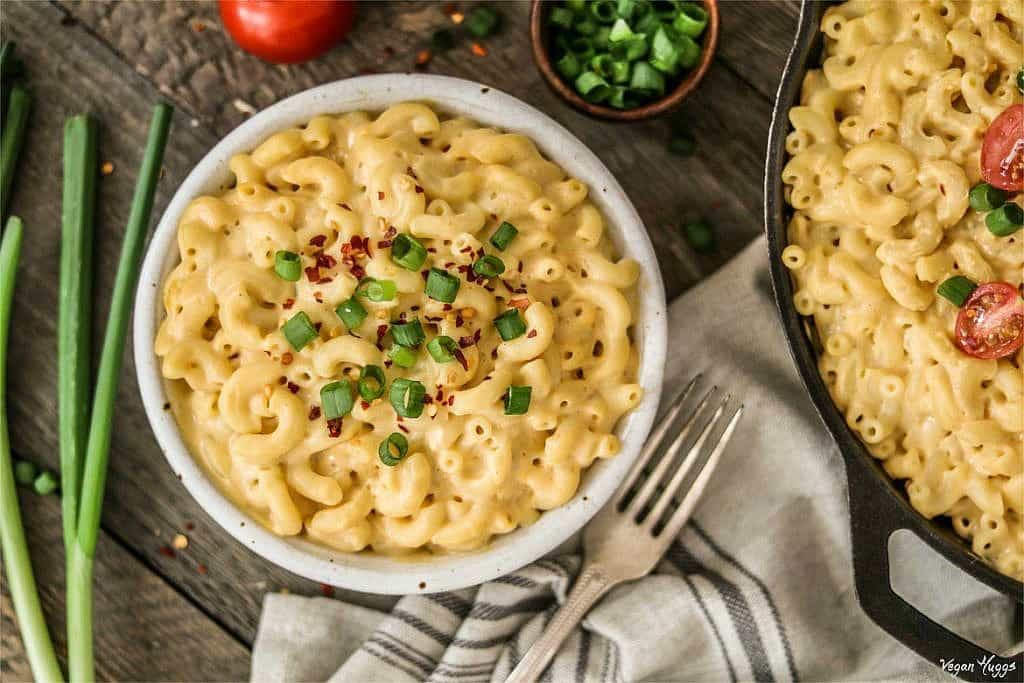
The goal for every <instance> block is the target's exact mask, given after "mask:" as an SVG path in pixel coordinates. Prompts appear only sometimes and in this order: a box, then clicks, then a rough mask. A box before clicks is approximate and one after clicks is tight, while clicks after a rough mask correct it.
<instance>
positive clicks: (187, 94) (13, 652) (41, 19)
mask: <svg viewBox="0 0 1024 683" xmlns="http://www.w3.org/2000/svg"><path fill="white" fill-rule="evenodd" d="M462 4H463V5H464V7H463V9H465V8H466V7H468V6H469V4H470V3H465V2H464V3H462ZM501 9H502V11H503V13H504V15H505V25H504V28H503V30H502V31H501V33H500V34H499V35H497V36H495V37H493V38H491V39H488V40H487V41H485V43H486V46H487V48H488V50H489V54H488V56H486V57H478V56H475V55H473V54H471V52H470V50H469V43H468V41H466V42H463V43H460V44H459V45H458V46H457V47H456V49H454V50H452V51H451V52H449V53H446V54H443V55H438V56H435V57H434V59H433V60H432V61H431V62H430V63H429V65H428V66H427V67H426V71H428V72H431V73H440V74H449V75H453V76H460V77H462V78H469V79H473V80H476V81H479V82H481V83H485V84H487V85H490V86H493V87H496V88H500V89H501V90H504V91H506V92H509V93H511V94H513V95H515V96H517V97H520V98H522V99H523V100H525V101H526V102H529V103H530V104H532V105H534V106H535V107H538V108H539V109H541V110H543V111H545V112H547V113H548V114H550V115H551V116H552V117H554V118H555V119H557V120H558V121H559V122H561V123H562V124H563V125H565V126H566V127H567V128H569V129H570V130H572V131H574V132H575V133H576V135H578V136H579V137H580V138H581V139H582V140H583V142H584V143H586V144H587V145H589V146H590V147H591V148H592V149H593V150H594V152H596V153H597V155H598V156H599V157H601V159H602V160H603V161H604V162H605V163H606V164H607V165H608V167H609V168H610V169H611V170H612V172H613V173H615V174H616V175H617V176H618V178H619V179H620V180H621V181H622V184H623V185H624V186H625V188H626V191H627V192H628V193H629V195H630V197H631V198H632V199H633V201H634V203H635V204H636V207H637V209H638V210H639V212H640V215H641V217H642V218H643V219H644V221H645V223H646V225H647V229H648V231H649V232H650V234H651V237H652V239H653V240H654V243H655V246H656V249H657V252H658V256H659V258H660V260H661V267H662V274H663V276H664V278H665V284H666V287H667V289H668V296H669V297H670V298H672V297H675V296H677V295H678V294H680V293H681V292H683V291H684V290H685V289H686V288H687V287H688V286H690V285H691V284H693V283H694V282H695V281H697V280H698V279H699V278H700V277H701V276H702V275H704V274H706V273H709V272H711V271H712V270H713V269H714V268H716V267H717V266H718V265H720V264H721V263H723V262H724V261H725V260H727V259H728V258H729V257H730V256H732V255H733V254H735V253H736V252H737V251H739V250H740V249H741V248H742V247H743V245H745V244H746V243H748V242H749V241H750V240H751V239H753V238H754V237H755V236H756V235H757V234H758V233H759V232H760V230H761V227H760V226H761V180H762V166H763V154H764V149H765V142H766V136H767V129H768V122H769V116H770V108H771V102H772V99H773V97H774V92H775V87H776V85H777V82H778V78H779V74H780V72H781V70H782V65H783V63H784V61H785V55H786V51H787V50H788V48H789V45H790V42H791V39H792V37H793V33H794V28H795V24H796V17H797V6H796V3H795V2H781V1H780V2H723V3H722V9H721V13H722V35H721V39H720V42H719V51H718V56H717V59H716V60H715V63H714V65H713V66H712V68H711V71H710V72H709V74H708V75H707V77H706V79H705V80H704V82H703V84H702V85H701V87H700V90H699V91H698V92H697V94H696V96H694V97H692V98H691V99H690V100H689V101H687V102H686V103H685V104H684V106H683V107H682V110H681V111H680V112H679V118H680V119H681V120H682V121H685V122H686V124H687V125H688V126H689V128H690V130H692V132H693V134H694V136H695V137H696V139H697V141H698V148H697V152H696V154H695V155H694V156H692V157H688V158H680V157H674V156H671V155H670V154H668V153H667V151H666V142H667V138H668V134H669V124H668V122H666V121H657V122H651V123H642V124H633V125H616V124H610V123H603V122H598V121H594V120H591V119H588V118H585V117H584V116H582V115H580V114H578V113H576V112H575V111H574V110H572V109H570V108H569V107H567V106H566V105H565V104H563V103H562V102H561V101H560V100H559V99H557V98H556V97H555V96H554V95H553V94H552V93H551V92H550V91H549V90H548V89H547V87H546V86H545V85H544V83H543V82H542V80H541V78H540V75H539V73H538V72H537V70H536V68H535V67H534V65H533V60H532V58H531V55H530V45H529V36H528V31H527V17H528V12H529V5H528V3H525V2H515V3H512V2H506V3H502V4H501ZM446 25H448V26H450V25H451V21H450V19H449V18H448V17H447V16H446V14H445V12H444V11H443V6H442V4H441V3H427V2H418V3H408V2H392V3H383V2H377V3H370V2H365V3H361V7H360V8H359V17H358V20H357V24H356V27H355V29H354V30H353V32H352V34H351V37H350V38H349V39H348V40H347V41H346V42H345V43H344V44H342V45H341V46H339V47H338V48H336V49H335V50H333V51H332V52H331V53H330V54H328V55H327V56H326V57H324V58H322V59H319V60H316V61H315V62H312V63H309V64H305V65H301V66H290V67H279V66H272V65H268V64H265V63H263V62H261V61H259V60H257V59H255V58H254V57H251V56H249V55H247V54H245V53H243V52H241V51H240V50H238V49H236V48H235V46H234V45H233V44H232V42H231V41H230V40H229V38H228V37H227V36H226V34H225V33H224V31H223V29H222V27H221V25H220V21H219V18H218V14H217V6H216V4H214V3H212V2H202V3H151V2H118V3H110V4H108V3H99V2H14V1H8V2H3V3H0V27H2V29H0V30H2V36H3V39H5V40H6V39H13V40H15V41H17V44H18V52H19V54H20V55H21V56H22V57H23V59H24V61H25V63H26V64H27V68H28V72H29V74H30V79H31V80H30V83H31V90H32V92H33V94H34V106H33V111H32V114H31V123H30V129H29V134H28V140H27V143H26V149H25V152H24V153H23V154H22V160H21V164H20V169H19V177H18V179H17V181H16V184H15V188H14V196H13V202H12V211H13V212H14V213H17V214H18V215H20V216H22V217H23V218H24V220H25V225H26V229H27V236H28V237H27V239H26V240H25V244H24V248H23V253H22V261H21V265H20V272H19V273H18V275H17V292H16V300H15V311H14V323H13V342H12V348H11V349H10V358H9V367H10V380H9V381H10V385H9V387H8V392H9V396H11V402H10V422H11V431H12V434H11V438H12V442H13V448H14V449H15V452H16V453H17V454H18V455H19V456H21V457H23V458H26V459H30V460H33V461H35V462H38V463H40V464H45V465H47V466H49V467H52V468H56V466H57V462H58V458H57V416H56V400H55V396H56V379H57V378H56V372H57V371H56V355H57V354H56V346H57V343H56V335H55V327H56V309H57V272H58V255H59V250H60V244H59V239H58V235H59V228H60V183H61V129H62V125H63V121H64V119H65V117H67V116H69V115H71V114H74V113H77V112H81V111H91V112H93V113H95V114H96V115H97V117H98V118H99V119H100V121H101V122H102V124H103V128H102V133H101V143H100V157H101V159H102V160H103V161H109V162H111V163H112V164H113V172H112V173H111V174H109V175H107V176H105V177H103V179H102V182H101V197H100V201H99V206H100V209H99V212H100V213H99V216H98V219H97V244H96V255H97V256H96V258H97V267H96V273H97V278H98V282H97V283H96V289H95V291H96V292H97V299H96V302H95V307H96V308H95V311H96V320H97V323H96V325H95V329H94V338H95V340H96V341H95V346H94V349H98V348H99V340H100V338H101V334H102V327H103V325H102V323H101V322H100V321H103V320H105V319H106V309H107V306H108V305H109V292H110V290H111V286H112V283H113V278H114V272H115V266H116V259H117V254H118V252H119V250H120V245H121V235H122V232H123V229H124V225H125V221H126V218H127V211H128V204H129V197H130V196H131V192H132V188H133V183H134V178H135V172H136V169H137V167H138V165H139V162H140V155H141V148H142V145H143V141H144V140H145V134H146V127H147V125H148V121H149V115H150V111H151V107H152V105H153V103H154V102H156V101H157V100H158V99H161V98H165V99H167V100H169V101H171V102H172V103H173V104H174V105H175V107H176V108H177V110H176V113H175V117H174V127H173V130H172V132H171V142H170V146H169V147H168V150H167V156H166V161H165V163H164V167H165V172H166V173H165V176H164V178H163V180H162V181H161V183H160V188H159V193H158V197H157V204H156V215H159V213H160V211H162V209H163V207H164V205H165V204H166V202H167V201H168V199H169V198H170V196H171V194H172V193H173V192H174V190H175V188H176V187H177V186H178V184H179V183H180V181H181V180H182V179H183V178H184V177H185V175H186V174H187V173H188V171H189V169H191V168H192V166H193V165H194V164H195V163H196V162H197V161H199V159H200V158H201V157H202V156H203V155H204V154H205V153H206V152H207V151H208V150H209V149H210V148H211V147H212V146H213V144H214V143H215V142H216V141H217V140H218V139H219V138H220V137H222V136H223V135H225V134H226V133H227V132H228V131H230V130H231V129H232V128H234V127H235V126H236V125H238V124H239V123H240V122H241V121H242V120H243V119H244V118H245V117H246V116H247V115H249V114H250V113H251V112H252V111H254V110H258V109H260V108H263V107H266V106H267V105H270V104H272V103H274V102H276V101H277V100H279V99H281V98H282V97H285V96H287V95H290V94H292V93H295V92H298V91H300V90H304V89H306V88H309V87H311V86H313V85H317V84H321V83H325V82H329V81H333V80H337V79H342V78H349V77H352V76H358V75H360V74H362V73H367V72H370V71H374V72H389V71H390V72H401V71H409V70H411V69H412V68H413V63H414V60H415V56H416V54H417V52H418V51H419V50H421V49H422V48H424V47H426V46H427V43H428V42H429V36H430V34H431V32H432V31H433V30H435V29H436V28H440V27H444V26H446ZM698 216H703V217H706V218H707V219H708V220H710V222H712V223H713V224H714V225H715V226H716V232H717V235H718V248H717V250H716V251H715V252H714V253H713V254H710V255H706V256H697V255H695V254H693V253H692V252H691V251H690V250H689V248H688V247H687V245H686V243H685V242H684V241H683V240H682V239H681V236H680V232H679V226H680V224H681V223H683V222H685V221H686V220H691V219H693V218H696V217H698ZM154 222H155V221H154ZM115 421H116V424H115V425H114V427H115V428H114V441H113V450H112V453H111V457H110V474H109V481H108V488H107V498H106V505H105V509H104V514H103V527H102V536H101V540H100V544H99V550H98V560H97V562H98V566H97V569H96V581H95V586H96V588H95V598H96V605H95V612H96V614H95V624H96V634H95V639H96V650H97V652H96V663H97V669H98V671H97V674H98V676H99V677H101V678H102V679H118V680H136V681H143V680H146V681H148V680H176V681H198V680H244V679H246V678H248V672H249V650H250V647H251V645H252V642H253V638H254V637H255V634H256V627H257V623H258V619H259V613H260V604H261V600H262V597H263V595H264V594H265V593H266V592H268V591H283V590H288V591H291V592H293V593H299V594H307V595H315V594H319V593H320V591H321V587H320V586H319V585H317V584H315V583H313V582H310V581H307V580H304V579H301V578H299V577H297V576H293V575H292V574H290V573H288V572H286V571H284V570H282V569H279V568H276V567H274V566H273V565H271V564H269V563H268V562H266V561H264V560H262V559H261V558H259V557H257V556H255V555H253V554H252V553H250V552H249V551H247V550H246V549H245V548H243V547H242V546H241V545H240V544H239V543H237V542H235V541H234V540H233V539H232V538H231V537H230V536H228V534H227V533H225V532H224V531H223V530H222V529H221V528H220V527H218V526H217V525H216V524H215V523H214V522H213V521H212V520H211V519H210V518H209V517H207V515H206V514H205V513H203V511H202V510H201V509H200V508H199V507H198V506H197V505H196V503H195V502H193V500H192V499H191V498H190V497H189V495H188V493H187V492H186V491H185V489H184V487H182V485H181V484H180V482H178V480H177V479H176V478H175V476H174V474H173V472H172V471H171V469H170V468H169V467H168V466H167V463H166V461H165V460H164V458H163V456H162V455H161V453H160V451H159V449H158V447H157V445H156V442H155V440H154V439H153V436H152V434H151V432H150V429H149V425H148V423H147V421H146V418H145V415H144V414H143V410H142V406H141V405H140V400H139V394H138V388H137V385H136V382H135V370H134V366H133V363H132V361H131V355H130V352H129V353H128V355H127V358H126V362H125V368H124V372H123V376H122V378H121V392H120V396H119V402H118V410H117V417H116V418H115ZM21 505H22V510H23V513H24V516H25V523H26V526H27V532H28V536H29V544H30V546H31V550H32V559H33V564H34V566H35V571H36V576H37V579H38V581H39V583H40V590H41V592H42V598H43V606H44V609H45V611H46V613H47V617H48V620H49V623H50V630H51V633H52V634H53V635H54V637H55V640H56V641H57V642H58V648H59V649H60V650H61V651H62V652H63V649H64V640H65V639H64V626H63V624H64V604H63V595H64V577H63V548H62V544H61V531H60V519H59V503H58V500H57V498H56V497H54V496H50V497H45V498H44V497H38V496H36V495H33V494H28V493H26V494H23V495H22V497H21ZM177 534H182V535H184V536H185V537H186V538H187V539H188V547H187V548H185V549H178V550H174V549H173V548H172V547H171V545H172V544H173V538H174V537H175V536H176V535H177ZM337 594H338V595H339V596H340V597H347V598H350V599H351V598H355V599H357V600H359V601H360V602H362V603H363V604H367V605H373V606H378V607H387V606H388V605H390V604H391V602H392V601H391V600H390V599H388V598H385V597H381V596H367V595H352V594H347V593H344V592H342V591H338V593H337ZM9 598H10V596H9V594H8V593H7V592H6V588H5V589H4V592H3V601H2V624H0V629H2V631H0V635H2V640H0V676H2V677H3V679H4V680H24V679H28V678H29V677H30V673H29V669H28V664H27V660H26V659H25V657H24V651H23V648H22V645H21V641H20V638H19V636H18V631H17V628H16V627H15V622H14V613H13V610H12V607H11V602H10V599H9Z"/></svg>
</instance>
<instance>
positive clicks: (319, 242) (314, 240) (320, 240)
mask: <svg viewBox="0 0 1024 683" xmlns="http://www.w3.org/2000/svg"><path fill="white" fill-rule="evenodd" d="M326 242H327V235H314V236H313V237H310V238H309V243H310V244H312V245H313V246H314V247H322V246H324V244H325V243H326Z"/></svg>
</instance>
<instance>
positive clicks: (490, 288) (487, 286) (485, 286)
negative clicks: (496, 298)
mask: <svg viewBox="0 0 1024 683" xmlns="http://www.w3.org/2000/svg"><path fill="white" fill-rule="evenodd" d="M484 289H486V290H487V291H488V292H493V291H494V290H495V289H496V288H495V287H494V286H493V285H484Z"/></svg>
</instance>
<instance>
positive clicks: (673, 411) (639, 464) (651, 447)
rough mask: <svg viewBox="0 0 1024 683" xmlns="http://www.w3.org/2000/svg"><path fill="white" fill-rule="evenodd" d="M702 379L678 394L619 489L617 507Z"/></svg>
mask: <svg viewBox="0 0 1024 683" xmlns="http://www.w3.org/2000/svg"><path fill="white" fill-rule="evenodd" d="M700 378H701V376H700V375H699V374H698V375H696V376H695V377H694V378H693V379H691V380H690V383H689V384H687V385H686V388H685V389H683V390H682V391H680V392H679V393H678V394H676V396H675V398H673V399H672V404H671V405H672V407H671V408H670V409H669V411H668V412H667V413H665V416H664V417H663V418H662V419H661V424H659V425H658V427H657V429H655V430H654V433H653V434H651V436H650V437H649V438H648V439H647V445H645V446H644V449H643V450H642V451H640V457H638V458H637V460H636V463H635V464H634V465H633V469H631V470H630V471H629V475H627V477H626V481H625V483H624V484H623V485H622V486H620V487H619V492H618V494H616V496H615V502H614V505H615V506H616V507H618V505H619V504H620V503H621V502H622V498H623V496H625V495H626V494H627V493H628V492H629V490H630V489H632V488H633V484H634V483H636V480H637V477H639V476H640V473H641V472H643V471H644V468H645V467H647V463H648V462H650V460H651V457H652V456H653V455H654V454H655V453H656V452H657V450H658V445H659V444H660V443H661V442H662V440H663V439H664V438H665V434H667V433H668V430H669V429H670V428H671V427H672V425H673V424H674V423H675V421H676V418H677V417H679V411H681V410H682V409H683V404H684V403H686V399H687V398H689V396H690V394H691V393H692V392H693V388H694V387H695V386H697V382H698V381H699V380H700Z"/></svg>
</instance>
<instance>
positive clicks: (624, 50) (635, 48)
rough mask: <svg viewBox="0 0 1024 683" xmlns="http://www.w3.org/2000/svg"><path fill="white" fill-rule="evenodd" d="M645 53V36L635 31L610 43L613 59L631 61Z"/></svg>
mask: <svg viewBox="0 0 1024 683" xmlns="http://www.w3.org/2000/svg"><path fill="white" fill-rule="evenodd" d="M645 54H647V36H646V35H645V34H643V33H637V34H636V35H634V36H631V37H629V38H625V39H623V40H621V41H619V42H617V43H615V42H613V43H612V45H611V55H612V58H613V59H615V60H619V61H621V60H625V61H627V62H633V61H636V60H638V59H640V58H641V57H643V56H644V55H645Z"/></svg>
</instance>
